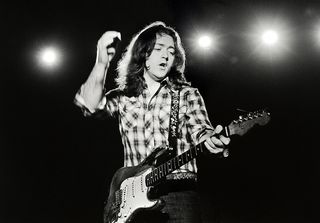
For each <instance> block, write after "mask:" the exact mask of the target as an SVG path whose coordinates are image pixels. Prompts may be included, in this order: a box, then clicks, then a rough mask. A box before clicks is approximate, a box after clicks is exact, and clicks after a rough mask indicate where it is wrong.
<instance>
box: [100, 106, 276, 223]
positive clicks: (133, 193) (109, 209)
mask: <svg viewBox="0 0 320 223" xmlns="http://www.w3.org/2000/svg"><path fill="white" fill-rule="evenodd" d="M269 120H270V114H269V113H267V112H266V111H258V112H252V113H249V114H248V115H247V116H245V117H242V116H241V117H240V118H239V119H238V120H234V121H232V122H231V123H230V124H229V125H228V126H227V127H225V128H224V134H225V135H227V136H231V135H243V134H245V133H246V132H247V131H248V130H249V129H251V128H252V127H253V126H254V125H256V124H259V125H265V124H267V123H268V122H269ZM202 144H203V143H201V144H199V145H197V146H195V147H193V148H191V149H190V150H187V151H186V152H184V153H182V154H180V155H178V156H176V157H174V158H171V159H169V160H166V161H165V162H163V163H160V164H159V160H161V158H163V157H168V153H170V149H169V148H156V149H155V150H154V151H153V152H152V153H151V154H150V155H149V156H148V157H147V158H146V159H145V160H144V161H143V162H142V163H140V164H139V165H138V166H133V167H122V168H120V169H119V170H118V171H117V172H116V173H115V174H114V176H113V178H112V181H111V185H110V191H109V197H108V200H107V204H106V206H105V209H104V223H127V222H130V221H131V220H132V219H133V218H134V215H135V214H136V213H137V212H138V211H140V210H144V209H160V208H161V207H163V205H164V203H163V202H162V201H161V199H150V196H149V195H150V190H151V189H152V188H153V187H154V186H155V185H157V184H159V183H160V182H161V180H163V179H165V177H166V176H167V175H168V174H169V173H172V172H173V171H174V170H176V169H178V168H179V167H181V166H183V165H184V164H186V163H187V162H189V161H191V160H192V159H194V158H196V157H197V156H198V155H199V154H201V153H202V152H203V151H204V150H203V145H202ZM156 163H157V164H156Z"/></svg>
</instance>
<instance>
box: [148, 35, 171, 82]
mask: <svg viewBox="0 0 320 223" xmlns="http://www.w3.org/2000/svg"><path fill="white" fill-rule="evenodd" d="M174 58H175V47H174V41H173V38H172V37H171V36H169V35H166V34H162V35H157V39H156V43H155V46H154V48H153V50H152V52H151V54H150V56H149V57H148V58H147V60H146V65H147V66H150V69H149V70H148V71H147V74H148V75H149V76H150V77H151V78H152V79H153V80H155V81H158V82H159V81H162V80H163V79H164V78H165V77H166V76H167V74H168V73H169V71H170V69H171V67H172V64H173V61H174Z"/></svg>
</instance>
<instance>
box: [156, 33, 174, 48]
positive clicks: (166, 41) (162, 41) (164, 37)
mask: <svg viewBox="0 0 320 223" xmlns="http://www.w3.org/2000/svg"><path fill="white" fill-rule="evenodd" d="M156 44H159V45H165V46H171V47H174V40H173V38H172V37H171V36H169V35H168V34H157V39H156Z"/></svg>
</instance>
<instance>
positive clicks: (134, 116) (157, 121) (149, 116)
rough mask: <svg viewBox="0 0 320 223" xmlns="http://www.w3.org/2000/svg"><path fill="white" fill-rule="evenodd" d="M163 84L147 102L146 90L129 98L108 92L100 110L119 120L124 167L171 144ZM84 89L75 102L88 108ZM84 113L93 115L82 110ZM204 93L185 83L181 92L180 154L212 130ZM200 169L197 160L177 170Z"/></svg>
mask: <svg viewBox="0 0 320 223" xmlns="http://www.w3.org/2000/svg"><path fill="white" fill-rule="evenodd" d="M164 83H165V84H163V83H162V84H161V86H160V88H159V89H158V91H157V92H156V94H155V95H154V96H153V97H152V98H151V99H150V101H149V102H148V101H147V98H150V97H148V96H149V91H148V90H147V89H146V90H144V91H143V93H142V94H141V95H140V96H138V97H127V96H125V95H124V94H123V92H122V91H120V90H118V89H114V90H111V91H109V92H107V93H106V94H105V96H104V98H103V99H102V101H101V103H100V105H101V106H99V108H100V109H101V110H100V109H99V110H100V111H99V112H101V111H102V112H103V113H106V114H108V115H111V116H112V117H116V118H118V120H119V130H120V133H121V137H122V143H123V146H124V166H136V165H138V164H139V163H140V162H141V161H142V160H144V159H145V158H146V157H147V156H148V155H149V154H150V153H151V151H152V150H153V149H154V148H157V147H160V146H167V145H168V134H169V117H170V110H171V91H170V87H169V86H168V85H167V84H166V82H164ZM80 95H81V92H79V93H78V94H77V95H76V100H75V101H76V104H77V105H79V106H80V107H82V108H85V103H84V101H83V99H82V98H81V96H80ZM83 111H84V114H85V115H91V114H92V113H91V112H89V110H88V109H83ZM212 129H213V128H212V125H211V123H210V121H209V118H208V115H207V111H206V108H205V104H204V101H203V98H202V96H201V95H200V93H199V91H198V90H197V89H196V88H193V87H189V86H184V87H183V88H182V89H181V91H180V106H179V128H178V137H177V138H178V139H177V147H178V149H177V153H178V154H181V153H183V152H184V151H186V150H188V149H190V148H191V147H192V146H194V145H196V144H197V143H198V138H199V137H198V136H199V135H200V134H201V133H203V132H204V131H206V130H212ZM185 171H191V172H197V166H196V161H195V160H192V161H190V162H189V163H187V164H185V165H184V166H182V167H181V168H180V170H178V171H177V172H185Z"/></svg>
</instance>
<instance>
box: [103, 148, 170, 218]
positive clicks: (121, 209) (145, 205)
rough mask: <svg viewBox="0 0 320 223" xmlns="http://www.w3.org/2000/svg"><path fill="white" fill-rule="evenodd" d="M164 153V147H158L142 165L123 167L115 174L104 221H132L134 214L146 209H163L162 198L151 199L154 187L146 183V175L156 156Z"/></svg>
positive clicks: (151, 168)
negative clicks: (150, 194) (150, 193)
mask: <svg viewBox="0 0 320 223" xmlns="http://www.w3.org/2000/svg"><path fill="white" fill-rule="evenodd" d="M161 153H162V154H164V153H165V152H164V151H163V148H159V149H156V150H155V151H154V153H152V154H150V155H149V156H148V157H147V158H146V159H145V160H144V161H143V162H142V163H141V164H140V165H138V166H133V167H122V168H120V169H118V170H117V172H116V173H115V174H114V176H113V178H112V181H111V185H110V190H109V196H108V200H107V204H106V206H105V208H104V223H125V222H130V221H131V220H132V218H133V217H134V215H135V214H136V213H137V212H138V211H140V210H144V209H149V210H151V209H161V208H162V207H163V206H164V202H163V201H162V200H161V199H149V192H150V190H151V188H152V187H150V186H149V187H148V186H147V185H146V175H147V174H149V173H150V172H151V171H152V170H153V168H154V167H153V166H152V165H150V164H151V163H155V161H156V158H155V157H156V156H159V154H161Z"/></svg>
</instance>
